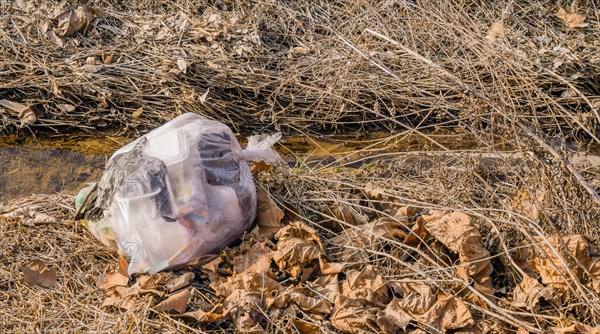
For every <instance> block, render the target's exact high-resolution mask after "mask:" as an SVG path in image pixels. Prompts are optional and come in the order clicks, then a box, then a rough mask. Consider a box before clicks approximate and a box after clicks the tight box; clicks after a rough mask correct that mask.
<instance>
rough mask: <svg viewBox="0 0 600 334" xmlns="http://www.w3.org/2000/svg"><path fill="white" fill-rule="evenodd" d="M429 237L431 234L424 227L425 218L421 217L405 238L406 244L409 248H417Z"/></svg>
mask: <svg viewBox="0 0 600 334" xmlns="http://www.w3.org/2000/svg"><path fill="white" fill-rule="evenodd" d="M428 235H429V233H428V232H427V230H426V229H425V227H424V221H423V217H419V218H417V220H416V221H415V224H414V225H413V227H412V228H411V230H410V232H409V233H407V234H406V237H404V243H405V244H407V245H409V246H413V247H416V246H418V245H419V244H420V243H421V242H424V241H425V239H427V236H428Z"/></svg>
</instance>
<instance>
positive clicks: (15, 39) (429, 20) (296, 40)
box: [0, 1, 600, 145]
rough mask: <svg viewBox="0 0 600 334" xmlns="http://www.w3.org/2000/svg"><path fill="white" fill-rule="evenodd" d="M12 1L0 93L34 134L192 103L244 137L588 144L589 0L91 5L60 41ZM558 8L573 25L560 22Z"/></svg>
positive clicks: (593, 125) (10, 127) (42, 17)
mask: <svg viewBox="0 0 600 334" xmlns="http://www.w3.org/2000/svg"><path fill="white" fill-rule="evenodd" d="M18 3H19V2H10V3H6V4H3V5H2V6H3V8H2V12H3V13H4V14H3V16H2V19H1V26H2V30H3V32H2V34H1V35H0V42H1V43H2V45H4V46H5V47H4V48H3V49H2V51H1V52H2V53H1V54H0V56H1V57H2V59H3V62H2V69H1V70H0V82H2V83H1V85H0V97H1V98H4V99H9V100H14V101H19V102H25V103H27V104H30V105H35V106H36V108H37V112H38V114H39V115H40V117H39V121H38V123H36V124H35V127H44V128H53V129H55V130H56V131H61V132H62V131H64V130H66V129H72V128H77V129H83V130H87V131H92V132H98V131H105V130H106V128H107V127H117V128H118V129H119V130H123V131H128V132H129V131H135V130H139V131H147V130H148V129H150V128H153V127H154V126H156V125H158V124H162V123H163V122H164V121H165V120H167V119H171V118H173V116H175V115H178V114H180V113H182V112H188V111H191V112H196V113H200V114H204V115H207V116H210V117H212V118H216V119H219V120H223V121H225V122H226V123H228V124H230V125H231V126H233V127H235V128H236V129H242V130H251V131H263V130H265V129H268V130H273V129H278V128H282V129H283V130H286V131H293V130H309V129H315V130H323V129H348V128H350V129H359V128H360V129H373V128H380V129H381V128H384V129H397V130H411V131H417V130H418V131H424V130H426V129H428V128H431V127H433V126H438V127H439V126H456V125H460V126H462V127H466V128H468V129H471V130H472V131H475V132H477V133H478V134H479V135H480V136H481V137H482V139H485V140H486V141H485V143H486V144H491V145H493V144H495V143H496V141H497V140H499V138H497V136H499V135H500V134H502V135H504V136H508V138H511V136H510V135H511V129H513V128H515V122H518V121H520V122H522V123H523V124H524V125H526V126H528V127H530V128H531V129H532V130H533V131H534V132H535V133H538V134H542V133H544V134H551V135H556V134H563V135H564V136H566V137H570V136H572V135H579V136H580V137H581V138H585V139H586V140H592V141H596V142H598V138H597V131H598V126H599V121H600V112H599V111H598V103H599V95H600V92H599V91H598V88H597V87H598V80H599V77H598V72H599V68H598V67H599V66H600V65H599V63H600V58H599V56H598V54H600V53H599V52H598V51H599V45H598V40H600V38H599V37H600V36H598V31H600V29H598V15H600V14H598V10H597V7H596V4H595V2H594V1H591V2H589V1H580V2H577V1H576V2H568V3H567V2H564V3H562V2H560V1H558V2H553V3H549V2H541V1H540V2H531V3H527V4H523V5H520V4H516V3H512V2H508V1H496V2H494V3H489V4H486V3H479V2H477V1H449V2H444V3H439V2H437V1H420V2H419V3H418V5H415V6H413V5H411V3H412V2H411V1H406V2H404V1H374V2H331V1H323V2H319V1H317V2H285V1H283V2H245V1H239V2H238V1H218V2H215V3H213V4H192V3H191V2H187V1H158V2H157V1H151V2H137V1H133V2H125V3H123V4H122V5H120V6H119V5H113V4H111V3H110V2H108V1H106V2H101V3H100V4H97V6H98V9H100V12H99V13H98V14H97V18H96V19H95V20H94V21H93V22H92V24H91V25H90V27H89V29H88V30H87V32H86V33H85V34H81V33H79V32H78V33H75V34H73V35H72V37H67V38H65V39H64V44H65V45H64V46H58V45H56V44H55V43H53V41H51V40H50V38H49V37H48V36H47V33H48V32H51V31H53V29H55V26H56V21H54V22H53V21H50V20H49V19H47V17H53V15H52V14H44V13H43V12H40V11H39V8H44V6H41V7H40V6H39V4H31V3H32V2H26V3H27V4H31V5H30V6H29V7H27V6H26V5H24V8H23V9H22V8H19V6H18V5H17V4H18ZM33 3H35V2H33ZM78 3H85V1H79V2H78ZM561 5H562V6H563V7H565V8H567V9H568V10H569V11H574V12H576V13H580V14H582V15H585V16H586V18H585V23H586V24H587V27H585V28H580V29H570V28H568V27H566V26H565V25H564V24H563V23H562V22H561V21H560V19H559V18H558V17H556V15H555V14H556V13H557V11H558V9H559V7H560V6H561ZM46 6H48V7H49V8H48V9H47V11H50V12H51V13H53V12H54V11H53V10H57V9H60V8H62V7H60V6H58V5H52V4H46ZM496 21H501V22H502V23H503V25H504V27H505V28H506V35H505V36H502V37H498V38H497V40H496V41H495V42H494V43H490V42H489V41H488V40H487V39H486V35H487V34H488V30H489V29H490V27H491V26H492V24H493V23H494V22H496ZM44 22H46V24H45V23H44ZM44 30H45V31H44ZM90 57H91V59H93V61H94V62H96V63H97V64H101V66H100V67H99V68H98V69H99V70H98V71H97V72H94V71H90V69H89V67H86V66H85V65H86V61H88V59H89V58H90ZM178 60H180V61H181V62H184V63H185V73H182V71H181V69H179V68H178V65H177V61H178ZM88 62H89V61H88ZM180 65H182V66H183V63H180ZM207 89H209V93H208V96H207V99H206V100H205V101H204V102H203V101H202V99H201V97H202V96H203V94H204V93H205V92H206V91H207ZM64 103H68V104H71V105H73V106H74V107H75V110H73V111H65V110H64V109H61V108H60V107H59V105H60V104H64ZM139 108H143V112H142V113H141V115H140V116H139V118H134V117H132V114H133V113H134V112H135V111H137V110H139ZM17 124H18V119H17V117H16V115H8V116H5V117H3V119H2V129H4V131H9V132H13V131H14V130H15V125H17ZM519 132H521V130H519ZM514 135H521V134H514ZM504 136H503V137H502V138H505V137H504ZM586 143H587V142H586Z"/></svg>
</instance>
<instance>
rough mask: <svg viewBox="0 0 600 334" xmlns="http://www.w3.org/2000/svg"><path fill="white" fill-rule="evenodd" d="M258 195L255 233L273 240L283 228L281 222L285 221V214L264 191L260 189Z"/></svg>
mask: <svg viewBox="0 0 600 334" xmlns="http://www.w3.org/2000/svg"><path fill="white" fill-rule="evenodd" d="M256 195H257V200H258V208H257V213H256V223H257V226H256V228H255V232H256V233H257V234H258V235H259V236H264V237H266V238H267V239H271V238H273V236H275V233H277V231H279V229H280V228H281V220H282V219H283V216H284V213H283V211H282V210H281V209H280V208H279V207H278V206H277V204H276V203H275V201H273V198H271V196H270V195H269V194H268V193H267V192H266V191H265V190H264V189H262V188H259V189H258V191H257V192H256Z"/></svg>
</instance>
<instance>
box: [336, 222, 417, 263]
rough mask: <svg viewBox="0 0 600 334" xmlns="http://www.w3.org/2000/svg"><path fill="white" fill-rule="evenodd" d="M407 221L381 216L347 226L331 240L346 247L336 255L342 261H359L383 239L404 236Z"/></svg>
mask: <svg viewBox="0 0 600 334" xmlns="http://www.w3.org/2000/svg"><path fill="white" fill-rule="evenodd" d="M407 224H408V222H407V221H405V220H403V219H400V220H398V219H396V218H389V217H382V218H378V219H376V220H374V221H372V222H369V223H367V224H362V225H358V226H356V227H349V228H347V229H345V230H344V231H342V232H341V233H340V234H339V235H338V236H336V237H333V238H332V239H331V241H332V242H333V243H335V244H338V245H340V246H344V247H346V248H347V249H345V250H344V252H343V255H341V256H338V258H339V259H341V260H343V261H356V262H357V261H360V260H365V259H367V258H368V257H369V252H368V251H369V250H374V249H376V248H377V247H379V246H380V244H381V241H382V240H385V239H390V240H396V239H404V238H406V233H405V232H404V231H405V230H406V229H407V228H408V227H407Z"/></svg>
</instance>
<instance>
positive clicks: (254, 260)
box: [232, 242, 272, 274]
mask: <svg viewBox="0 0 600 334" xmlns="http://www.w3.org/2000/svg"><path fill="white" fill-rule="evenodd" d="M271 257H272V250H271V249H270V248H269V247H268V246H267V245H266V243H264V242H260V243H257V244H254V245H253V246H252V248H250V250H249V251H248V252H247V253H246V254H240V255H238V256H236V257H235V258H234V259H233V261H232V262H233V270H234V271H235V272H236V273H238V274H239V273H243V272H244V271H247V270H251V271H255V272H259V273H260V272H266V271H267V270H269V267H270V266H271Z"/></svg>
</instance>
